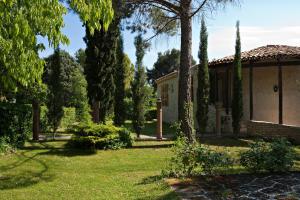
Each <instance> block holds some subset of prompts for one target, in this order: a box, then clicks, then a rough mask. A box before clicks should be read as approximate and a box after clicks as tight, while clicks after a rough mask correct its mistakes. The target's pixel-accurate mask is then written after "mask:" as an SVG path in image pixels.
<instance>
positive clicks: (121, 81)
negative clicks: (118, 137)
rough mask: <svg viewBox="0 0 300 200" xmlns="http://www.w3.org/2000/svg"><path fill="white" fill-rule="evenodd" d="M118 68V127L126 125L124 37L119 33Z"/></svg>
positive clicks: (115, 117)
mask: <svg viewBox="0 0 300 200" xmlns="http://www.w3.org/2000/svg"><path fill="white" fill-rule="evenodd" d="M116 58H117V62H116V67H115V85H116V92H115V104H114V114H115V116H114V123H115V124H116V125H118V126H121V125H122V124H124V121H125V116H126V112H125V104H124V103H125V102H124V99H125V65H124V52H123V37H122V35H121V34H120V31H119V39H118V46H117V52H116Z"/></svg>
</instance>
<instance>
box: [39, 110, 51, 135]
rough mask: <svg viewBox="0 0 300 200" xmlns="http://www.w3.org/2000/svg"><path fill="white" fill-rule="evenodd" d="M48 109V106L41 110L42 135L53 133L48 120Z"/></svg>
mask: <svg viewBox="0 0 300 200" xmlns="http://www.w3.org/2000/svg"><path fill="white" fill-rule="evenodd" d="M47 113H48V108H47V106H41V110H40V131H41V132H42V133H48V132H50V131H51V127H50V124H49V121H48V118H47Z"/></svg>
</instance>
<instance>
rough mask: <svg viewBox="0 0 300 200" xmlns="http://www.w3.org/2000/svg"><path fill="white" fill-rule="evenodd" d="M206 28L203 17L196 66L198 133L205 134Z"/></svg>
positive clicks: (207, 89)
mask: <svg viewBox="0 0 300 200" xmlns="http://www.w3.org/2000/svg"><path fill="white" fill-rule="evenodd" d="M207 38H208V34H207V28H206V25H205V20H204V17H203V18H202V21H201V33H200V45H199V53H198V57H199V61H200V64H199V65H198V73H197V75H198V87H197V113H196V117H197V121H198V126H199V131H200V133H205V131H206V127H207V121H208V105H209V90H210V82H209V69H208V55H207Z"/></svg>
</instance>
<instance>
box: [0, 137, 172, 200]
mask: <svg viewBox="0 0 300 200" xmlns="http://www.w3.org/2000/svg"><path fill="white" fill-rule="evenodd" d="M64 144H65V142H64V141H59V142H44V143H40V144H39V143H28V144H27V145H26V147H25V148H24V149H23V150H19V151H18V152H17V153H15V154H10V155H5V156H0V199H13V200H17V199H51V200H53V199H177V197H176V195H175V194H174V192H172V191H171V189H170V187H168V186H167V185H166V184H165V183H164V182H163V180H156V179H157V178H155V177H156V176H158V175H160V173H161V169H162V167H164V166H165V165H166V160H167V158H168V157H169V156H170V149H169V148H167V147H168V145H170V144H171V142H136V144H135V146H134V148H132V149H123V150H117V151H97V153H96V154H90V153H89V152H86V151H76V150H71V149H65V148H64ZM153 147H156V148H153Z"/></svg>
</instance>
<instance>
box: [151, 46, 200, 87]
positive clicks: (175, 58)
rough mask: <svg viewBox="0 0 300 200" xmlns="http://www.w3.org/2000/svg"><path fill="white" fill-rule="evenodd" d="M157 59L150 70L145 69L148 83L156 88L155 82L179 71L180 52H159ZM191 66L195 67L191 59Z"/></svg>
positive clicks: (175, 50)
mask: <svg viewBox="0 0 300 200" xmlns="http://www.w3.org/2000/svg"><path fill="white" fill-rule="evenodd" d="M157 56H158V58H157V60H156V62H155V63H154V65H153V68H152V69H147V79H148V82H149V83H150V84H151V85H152V86H154V87H156V84H155V80H156V79H158V78H160V77H162V76H164V75H166V74H169V73H171V72H173V71H175V70H178V69H179V66H180V50H177V49H172V50H171V51H170V50H167V51H165V52H164V53H161V52H159V53H158V55H157ZM192 64H193V65H195V64H196V61H195V60H194V59H192Z"/></svg>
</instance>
